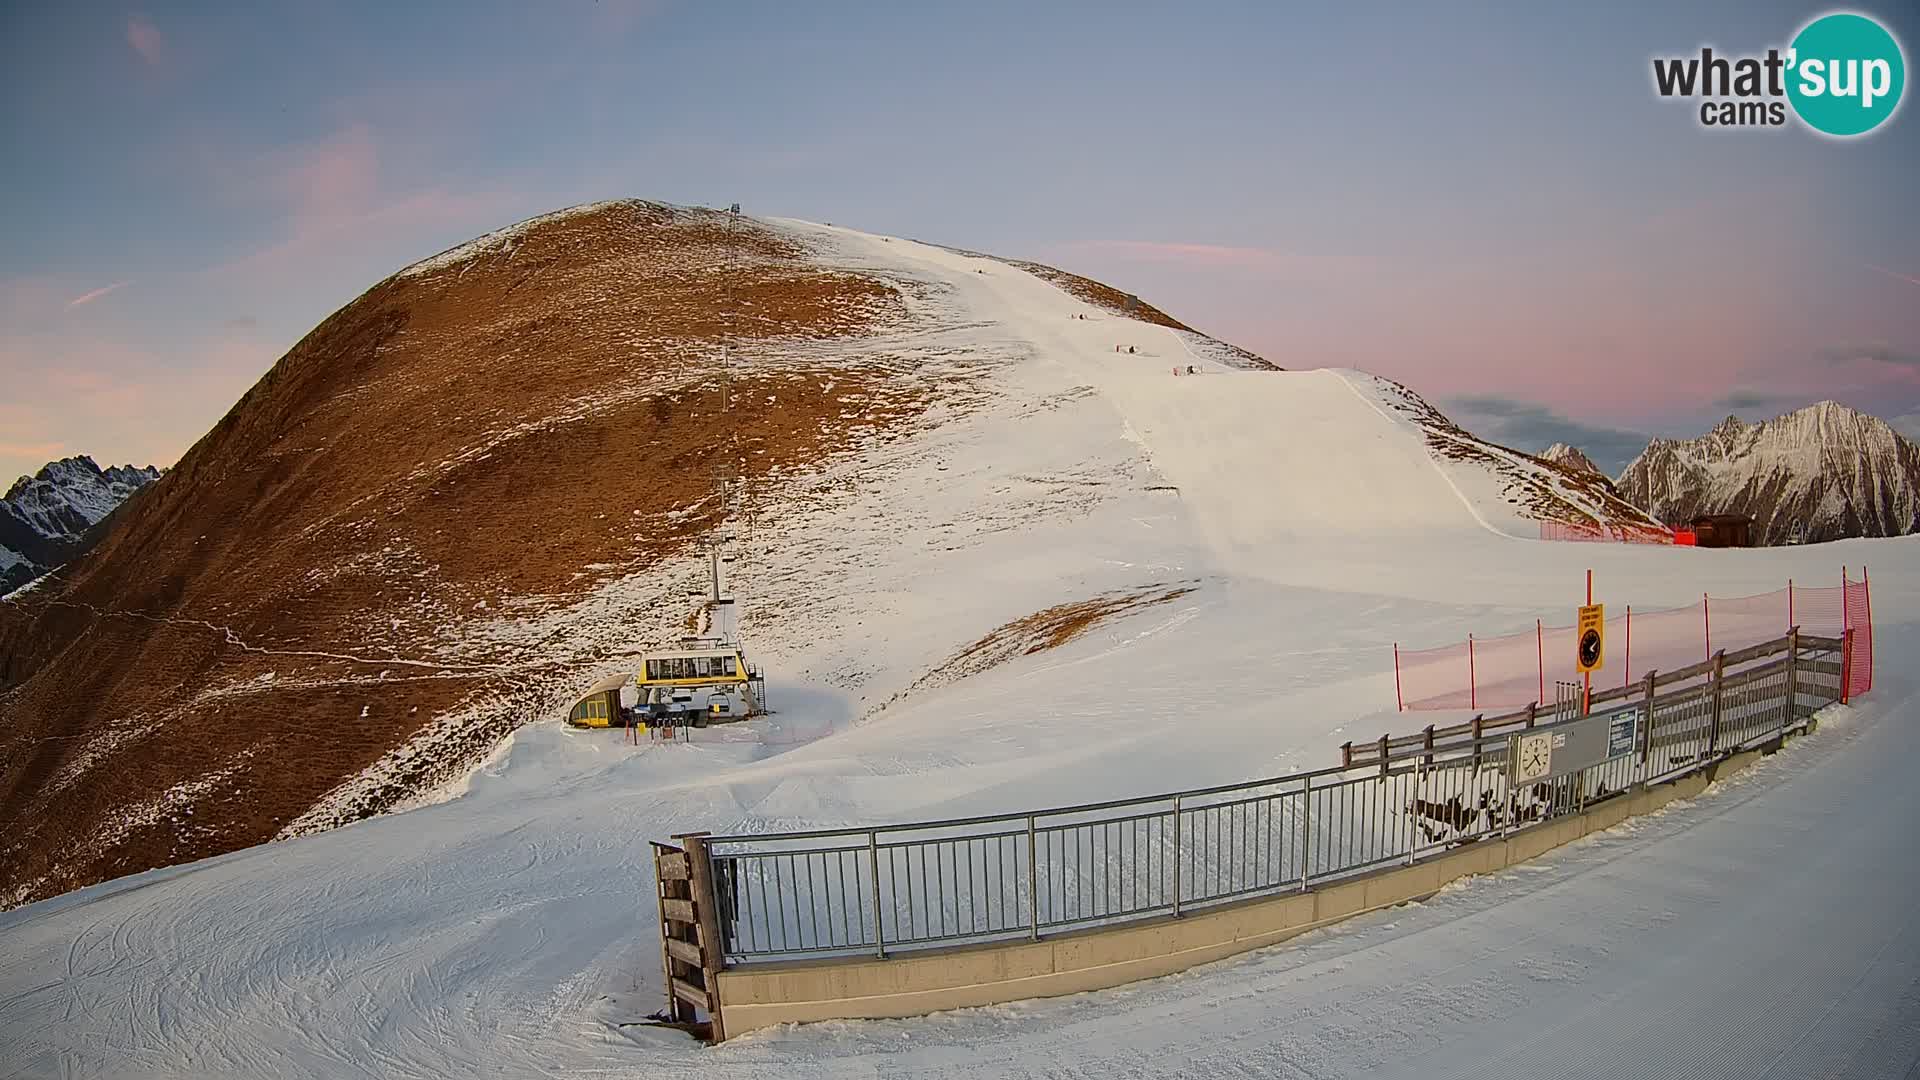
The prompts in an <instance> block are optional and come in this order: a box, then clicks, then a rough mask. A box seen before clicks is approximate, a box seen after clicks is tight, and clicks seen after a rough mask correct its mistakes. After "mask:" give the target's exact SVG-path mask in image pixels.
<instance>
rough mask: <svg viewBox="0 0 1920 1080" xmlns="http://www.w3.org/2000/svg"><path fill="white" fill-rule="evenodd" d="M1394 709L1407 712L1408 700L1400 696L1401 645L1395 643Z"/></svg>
mask: <svg viewBox="0 0 1920 1080" xmlns="http://www.w3.org/2000/svg"><path fill="white" fill-rule="evenodd" d="M1393 707H1394V711H1396V712H1406V711H1407V699H1406V698H1403V697H1401V696H1400V643H1399V642H1397V641H1396V642H1394V643H1393Z"/></svg>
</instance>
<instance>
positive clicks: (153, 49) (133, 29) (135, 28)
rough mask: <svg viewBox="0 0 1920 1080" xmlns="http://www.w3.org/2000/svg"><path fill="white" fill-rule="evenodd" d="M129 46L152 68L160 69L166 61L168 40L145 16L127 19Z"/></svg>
mask: <svg viewBox="0 0 1920 1080" xmlns="http://www.w3.org/2000/svg"><path fill="white" fill-rule="evenodd" d="M127 44H128V45H131V46H133V51H134V52H136V53H139V54H140V59H142V60H145V61H146V62H147V63H148V64H149V65H150V66H152V67H156V68H157V67H159V66H161V64H163V63H164V62H165V61H166V55H167V39H166V38H165V37H164V36H163V35H162V34H161V33H160V28H159V27H157V26H155V25H153V23H152V22H151V21H150V20H148V19H147V18H146V16H144V15H134V16H131V17H130V18H128V19H127Z"/></svg>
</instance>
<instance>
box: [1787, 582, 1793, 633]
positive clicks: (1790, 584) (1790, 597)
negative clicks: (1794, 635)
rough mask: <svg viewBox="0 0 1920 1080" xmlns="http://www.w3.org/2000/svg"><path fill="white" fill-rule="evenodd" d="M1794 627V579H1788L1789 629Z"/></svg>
mask: <svg viewBox="0 0 1920 1080" xmlns="http://www.w3.org/2000/svg"><path fill="white" fill-rule="evenodd" d="M1793 627H1794V622H1793V579H1792V578H1788V579H1787V629H1789V630H1791V629H1793Z"/></svg>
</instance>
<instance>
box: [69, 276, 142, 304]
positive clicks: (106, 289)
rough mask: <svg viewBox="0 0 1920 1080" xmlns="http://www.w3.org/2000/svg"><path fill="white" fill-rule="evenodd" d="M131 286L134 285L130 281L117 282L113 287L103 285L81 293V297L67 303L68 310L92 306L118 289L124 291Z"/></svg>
mask: <svg viewBox="0 0 1920 1080" xmlns="http://www.w3.org/2000/svg"><path fill="white" fill-rule="evenodd" d="M131 284H133V283H132V282H130V281H116V282H114V283H113V284H111V285H103V286H101V287H100V288H98V289H95V290H93V291H92V292H85V293H81V294H80V295H79V296H76V297H74V298H73V299H71V300H69V301H67V310H68V311H72V310H73V309H74V308H77V307H80V306H81V305H83V304H91V303H93V302H94V301H95V300H98V299H100V298H101V297H103V296H105V295H107V294H108V293H110V292H113V291H114V290H116V289H124V288H126V287H127V286H128V285H131Z"/></svg>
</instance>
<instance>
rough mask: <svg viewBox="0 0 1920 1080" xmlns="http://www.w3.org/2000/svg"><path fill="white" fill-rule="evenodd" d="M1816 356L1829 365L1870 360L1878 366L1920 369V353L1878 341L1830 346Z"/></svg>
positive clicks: (1817, 352) (1819, 351)
mask: <svg viewBox="0 0 1920 1080" xmlns="http://www.w3.org/2000/svg"><path fill="white" fill-rule="evenodd" d="M1814 356H1815V357H1817V358H1818V359H1821V360H1824V361H1826V362H1827V363H1829V364H1846V363H1852V362H1854V361H1858V360H1870V361H1872V362H1874V363H1876V364H1889V365H1892V366H1894V367H1920V353H1914V352H1909V351H1907V350H1904V349H1896V348H1894V347H1893V346H1891V345H1888V344H1886V343H1885V342H1877V341H1876V342H1869V343H1867V344H1863V345H1829V346H1827V347H1826V348H1823V349H1820V350H1818V351H1816V352H1815V353H1814Z"/></svg>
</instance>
